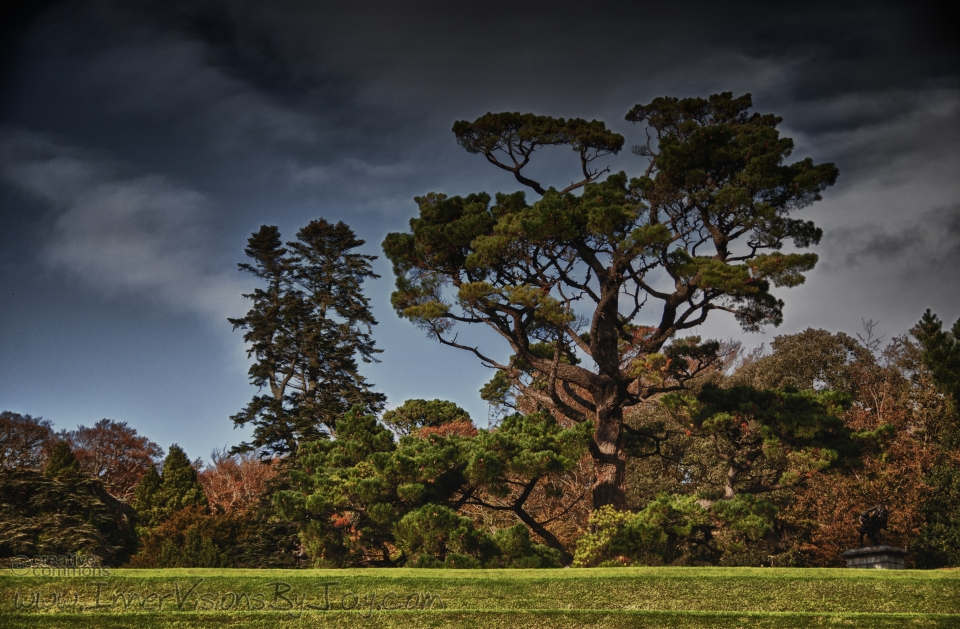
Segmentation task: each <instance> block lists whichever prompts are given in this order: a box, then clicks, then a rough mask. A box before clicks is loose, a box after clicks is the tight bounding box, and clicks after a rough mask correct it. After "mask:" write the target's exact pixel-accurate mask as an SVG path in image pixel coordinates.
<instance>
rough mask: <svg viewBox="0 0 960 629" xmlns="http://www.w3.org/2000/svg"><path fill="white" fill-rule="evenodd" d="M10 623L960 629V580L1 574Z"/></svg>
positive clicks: (893, 575) (642, 573)
mask: <svg viewBox="0 0 960 629" xmlns="http://www.w3.org/2000/svg"><path fill="white" fill-rule="evenodd" d="M0 626H2V627H4V628H5V629H6V628H10V629H13V628H20V627H47V628H53V627H90V628H91V629H93V628H100V627H103V628H117V629H119V628H121V627H122V628H126V627H182V628H188V627H237V628H245V629H246V628H250V629H253V628H258V629H266V628H269V629H284V628H285V627H290V628H294V627H344V628H348V627H482V628H483V629H494V628H497V627H504V628H509V629H521V628H527V627H676V628H691V629H692V628H697V627H731V628H733V627H764V628H766V627H770V628H774V627H778V628H779V627H844V628H847V627H865V628H866V627H871V628H872V627H890V628H894V627H958V628H960V571H868V570H840V569H829V570H819V569H806V570H803V569H800V570H798V569H773V568H759V569H755V568H612V569H586V570H578V569H566V570H408V569H394V570H372V569H370V570H212V569H211V570H207V569H193V570H115V569H114V570H110V574H109V575H108V576H101V577H82V578H81V577H44V576H14V575H13V574H12V573H9V572H8V573H7V574H6V575H4V576H0Z"/></svg>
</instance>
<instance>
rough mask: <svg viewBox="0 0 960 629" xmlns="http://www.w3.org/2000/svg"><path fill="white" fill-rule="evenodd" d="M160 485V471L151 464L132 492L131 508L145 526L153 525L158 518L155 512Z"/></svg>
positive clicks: (161, 483)
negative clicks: (135, 511)
mask: <svg viewBox="0 0 960 629" xmlns="http://www.w3.org/2000/svg"><path fill="white" fill-rule="evenodd" d="M162 485H163V479H162V478H160V472H158V471H157V467H156V466H155V465H151V466H150V469H149V470H148V471H147V473H146V474H144V475H143V478H141V479H140V483H139V484H138V485H137V488H136V490H135V492H134V498H133V508H134V509H136V510H137V516H138V517H139V519H140V522H141V523H142V524H143V525H145V526H153V525H154V524H156V523H157V522H159V520H160V518H159V515H158V513H157V494H158V493H159V491H160V488H161V487H162Z"/></svg>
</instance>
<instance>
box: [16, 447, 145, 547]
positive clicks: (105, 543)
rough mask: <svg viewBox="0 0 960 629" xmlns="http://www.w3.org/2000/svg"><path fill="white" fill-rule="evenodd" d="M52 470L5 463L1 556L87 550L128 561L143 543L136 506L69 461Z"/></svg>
mask: <svg viewBox="0 0 960 629" xmlns="http://www.w3.org/2000/svg"><path fill="white" fill-rule="evenodd" d="M63 459H66V460H68V459H69V457H63ZM48 471H49V472H50V473H43V474H42V473H40V472H38V471H35V470H27V469H11V470H5V469H0V557H13V556H15V555H31V556H32V555H63V554H68V553H85V554H89V555H94V556H96V557H98V558H100V559H101V560H102V561H103V563H104V565H108V566H116V565H121V564H123V563H125V562H126V561H127V559H128V558H129V557H130V555H131V554H132V553H133V552H135V551H136V548H137V534H136V530H135V528H134V522H135V520H136V516H135V513H134V510H133V509H132V508H131V507H130V506H129V505H126V504H123V503H122V502H120V501H119V500H117V499H116V498H114V497H113V496H111V495H110V494H109V493H107V491H106V489H105V488H104V486H103V483H101V482H100V481H99V480H97V479H96V478H93V477H92V476H90V475H88V474H83V473H81V472H79V471H78V470H77V469H76V468H75V467H74V466H73V465H71V464H70V463H69V462H67V463H66V465H61V466H58V467H48Z"/></svg>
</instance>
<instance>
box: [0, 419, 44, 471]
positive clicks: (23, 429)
mask: <svg viewBox="0 0 960 629" xmlns="http://www.w3.org/2000/svg"><path fill="white" fill-rule="evenodd" d="M55 441H56V439H55V438H54V435H53V427H52V424H51V423H50V420H48V419H43V418H42V417H31V416H30V415H21V414H19V413H13V412H11V411H3V412H2V413H0V469H15V468H21V469H32V470H39V469H42V468H43V465H44V462H45V460H46V456H47V454H49V450H50V448H52V447H53V445H54V443H55Z"/></svg>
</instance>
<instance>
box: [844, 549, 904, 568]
mask: <svg viewBox="0 0 960 629" xmlns="http://www.w3.org/2000/svg"><path fill="white" fill-rule="evenodd" d="M840 556H841V557H843V558H844V559H845V560H846V562H847V567H848V568H876V569H880V570H903V569H905V568H906V565H905V563H904V560H903V558H904V557H906V556H907V551H906V550H904V549H903V548H897V547H896V546H864V547H863V548H851V549H850V550H847V551H844V552H843V554H841V555H840Z"/></svg>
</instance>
